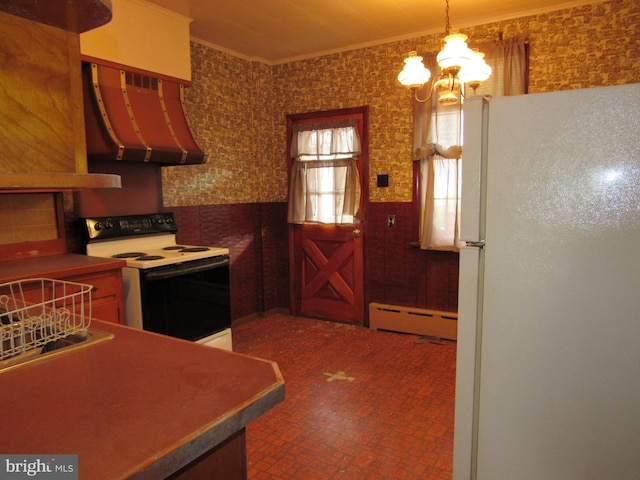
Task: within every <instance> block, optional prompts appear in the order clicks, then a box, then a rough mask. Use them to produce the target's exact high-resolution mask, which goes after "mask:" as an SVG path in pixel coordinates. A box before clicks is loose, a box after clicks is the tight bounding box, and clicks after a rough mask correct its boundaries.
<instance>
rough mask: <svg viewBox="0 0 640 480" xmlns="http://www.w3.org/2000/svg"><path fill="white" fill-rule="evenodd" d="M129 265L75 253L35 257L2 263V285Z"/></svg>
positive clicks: (121, 261) (0, 265)
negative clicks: (27, 279)
mask: <svg viewBox="0 0 640 480" xmlns="http://www.w3.org/2000/svg"><path fill="white" fill-rule="evenodd" d="M126 264H127V262H126V261H124V260H119V259H115V258H98V257H89V256H87V255H79V254H74V253H69V254H64V255H50V256H34V257H30V258H20V259H17V260H2V261H0V283H7V282H13V281H16V280H21V279H23V278H36V277H39V276H42V277H46V278H49V277H50V276H53V275H55V277H54V278H65V277H70V276H75V275H83V274H89V273H95V272H101V271H104V270H110V269H116V268H122V267H124V266H125V265H126Z"/></svg>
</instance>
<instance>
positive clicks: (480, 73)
mask: <svg viewBox="0 0 640 480" xmlns="http://www.w3.org/2000/svg"><path fill="white" fill-rule="evenodd" d="M490 76H491V67H490V66H489V65H487V62H485V61H484V53H482V52H479V51H477V50H473V57H472V58H471V61H470V62H469V63H468V64H466V65H465V66H464V67H463V68H462V69H461V70H460V73H459V74H458V77H460V80H461V81H462V82H464V83H466V84H467V85H469V86H470V87H471V88H472V89H473V91H474V92H475V90H476V88H478V87H479V86H480V84H481V83H482V82H484V81H485V80H487V79H488V78H489V77H490Z"/></svg>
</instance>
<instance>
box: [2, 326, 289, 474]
mask: <svg viewBox="0 0 640 480" xmlns="http://www.w3.org/2000/svg"><path fill="white" fill-rule="evenodd" d="M91 328H95V329H99V330H103V331H108V332H112V333H114V334H115V336H114V338H112V339H110V340H106V341H102V342H99V343H95V344H93V345H88V346H86V347H84V348H80V349H77V350H74V351H71V352H68V353H65V354H63V355H60V356H57V357H54V358H51V359H49V360H46V361H43V362H39V363H35V364H32V365H27V366H24V367H21V368H17V369H14V370H10V371H6V372H5V373H2V374H0V392H2V405H3V406H2V408H1V409H0V425H2V433H0V452H2V453H6V454H9V453H16V454H20V453H23V454H77V455H78V462H79V478H80V479H91V480H100V479H121V478H154V479H155V478H164V477H166V476H167V475H169V474H171V473H173V472H175V471H176V470H178V469H179V468H181V467H182V466H183V465H186V464H188V463H189V462H191V461H192V460H194V459H195V458H197V457H198V456H200V455H201V454H203V453H204V452H207V451H208V450H210V449H212V448H213V447H215V446H216V445H218V444H219V443H220V442H222V441H224V440H225V439H227V438H228V437H230V436H231V435H233V434H234V433H235V432H238V431H239V430H241V429H242V428H244V427H245V425H246V424H247V423H249V422H251V421H252V420H254V419H256V418H257V417H259V416H260V415H262V414H263V413H265V412H266V411H268V410H270V409H271V408H273V407H274V406H275V405H277V404H278V403H280V402H281V401H282V400H283V399H284V380H283V378H282V376H281V374H280V371H279V369H278V366H277V365H276V364H275V363H273V362H270V361H266V360H261V359H257V358H252V357H249V356H246V355H242V354H237V353H233V352H227V351H224V350H220V349H216V348H212V347H207V346H203V345H200V344H195V343H191V342H187V341H184V340H178V339H174V338H169V337H165V336H162V335H157V334H154V333H149V332H144V331H140V330H134V329H131V328H128V327H123V326H120V325H115V324H110V323H105V322H99V321H95V322H93V323H92V325H91Z"/></svg>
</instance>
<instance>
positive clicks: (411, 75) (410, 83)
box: [398, 52, 431, 88]
mask: <svg viewBox="0 0 640 480" xmlns="http://www.w3.org/2000/svg"><path fill="white" fill-rule="evenodd" d="M430 78H431V72H430V71H429V69H428V68H426V67H425V66H424V64H423V63H422V57H419V56H418V54H417V53H416V52H409V56H408V57H407V58H405V59H404V68H403V69H402V71H401V72H400V74H399V75H398V81H399V82H400V83H401V84H402V85H404V86H406V87H409V88H422V86H423V85H424V84H425V83H427V82H428V81H429V79H430Z"/></svg>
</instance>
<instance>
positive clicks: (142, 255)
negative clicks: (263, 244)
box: [111, 252, 146, 258]
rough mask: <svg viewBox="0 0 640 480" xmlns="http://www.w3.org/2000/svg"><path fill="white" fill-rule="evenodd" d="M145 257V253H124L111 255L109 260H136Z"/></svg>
mask: <svg viewBox="0 0 640 480" xmlns="http://www.w3.org/2000/svg"><path fill="white" fill-rule="evenodd" d="M145 255H146V253H144V252H125V253H118V254H116V255H113V256H112V257H111V258H137V257H144V256H145Z"/></svg>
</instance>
